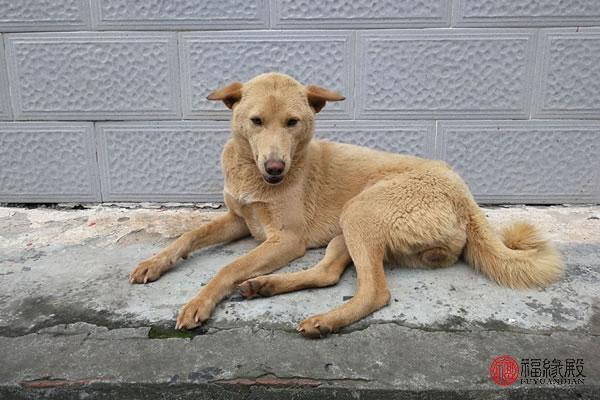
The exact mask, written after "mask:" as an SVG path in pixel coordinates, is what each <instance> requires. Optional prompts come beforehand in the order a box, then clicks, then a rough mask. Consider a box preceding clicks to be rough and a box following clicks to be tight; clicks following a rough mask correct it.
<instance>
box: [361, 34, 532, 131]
mask: <svg viewBox="0 0 600 400" xmlns="http://www.w3.org/2000/svg"><path fill="white" fill-rule="evenodd" d="M533 58H534V40H533V36H532V33H531V32H529V31H521V32H511V33H507V32H506V31H499V30H498V31H490V30H486V31H473V30H436V31H431V32H423V31H380V32H367V33H361V34H360V36H359V53H358V63H359V67H358V68H359V71H358V73H357V76H358V83H357V86H358V88H357V95H356V97H357V115H358V117H360V118H367V119H372V118H380V117H386V118H391V119H396V118H410V119H418V118H423V119H434V118H447V119H448V118H450V119H455V118H485V117H488V118H492V117H493V118H526V117H528V116H529V92H530V82H531V81H532V79H533V77H532V73H533V68H532V66H533Z"/></svg>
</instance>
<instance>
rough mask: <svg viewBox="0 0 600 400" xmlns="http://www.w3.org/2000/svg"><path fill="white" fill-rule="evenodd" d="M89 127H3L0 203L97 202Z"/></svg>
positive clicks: (46, 124) (49, 124)
mask: <svg viewBox="0 0 600 400" xmlns="http://www.w3.org/2000/svg"><path fill="white" fill-rule="evenodd" d="M99 200H100V185H99V180H98V167H97V162H96V151H95V143H94V135H93V127H92V124H91V123H66V122H64V123H61V122H43V123H42V122H38V123H25V122H4V123H0V201H6V202H31V201H33V202H38V201H43V202H51V201H99Z"/></svg>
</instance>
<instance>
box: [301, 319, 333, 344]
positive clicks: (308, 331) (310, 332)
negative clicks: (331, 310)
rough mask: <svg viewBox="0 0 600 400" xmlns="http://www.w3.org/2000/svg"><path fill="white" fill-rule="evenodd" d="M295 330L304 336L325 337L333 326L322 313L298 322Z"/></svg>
mask: <svg viewBox="0 0 600 400" xmlns="http://www.w3.org/2000/svg"><path fill="white" fill-rule="evenodd" d="M296 330H297V331H298V332H300V333H301V334H302V335H304V336H306V337H309V338H313V339H315V338H324V337H326V336H327V335H329V334H330V333H331V332H332V331H333V328H332V326H331V324H329V323H328V322H327V320H326V318H325V317H324V316H323V315H315V316H313V317H310V318H307V319H305V320H304V321H302V322H300V324H299V325H298V328H297V329H296Z"/></svg>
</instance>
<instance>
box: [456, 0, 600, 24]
mask: <svg viewBox="0 0 600 400" xmlns="http://www.w3.org/2000/svg"><path fill="white" fill-rule="evenodd" d="M454 17H455V21H454V23H453V25H456V26H481V27H494V26H524V27H530V26H584V25H599V24H600V1H598V0H569V1H558V0H536V1H523V0H455V2H454Z"/></svg>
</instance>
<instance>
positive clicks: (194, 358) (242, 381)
mask: <svg viewBox="0 0 600 400" xmlns="http://www.w3.org/2000/svg"><path fill="white" fill-rule="evenodd" d="M486 213H487V214H488V216H489V218H490V220H491V221H492V223H493V224H494V225H495V226H501V225H503V224H504V223H506V222H507V221H509V220H514V219H521V218H526V219H529V220H530V221H533V222H535V223H536V224H537V225H538V226H540V228H541V229H542V230H543V231H544V232H546V233H547V234H548V236H549V237H550V238H552V240H553V241H555V242H556V243H557V245H558V246H559V248H560V249H561V252H562V254H563V256H564V259H565V262H566V264H567V271H566V273H565V276H564V277H563V279H562V280H561V281H560V282H559V283H557V284H555V285H552V286H550V287H548V288H545V289H540V290H534V289H532V290H522V291H514V290H510V289H506V288H501V287H498V286H497V285H495V284H493V283H492V282H489V281H488V280H487V279H485V278H484V277H482V276H480V275H479V274H478V273H477V272H476V271H474V270H473V269H471V268H470V267H467V266H466V265H464V264H459V265H456V266H453V267H450V268H446V269H442V270H435V271H425V270H409V269H404V268H389V270H388V271H386V274H387V275H386V276H387V279H388V283H389V286H390V288H391V291H392V296H393V297H392V302H391V304H390V305H389V306H388V307H386V308H384V309H382V310H381V311H378V312H377V313H375V314H373V315H372V316H370V317H368V318H366V319H364V320H362V321H360V322H359V323H357V324H354V325H352V326H350V327H348V328H346V329H344V330H343V331H342V332H340V333H338V334H334V335H331V336H330V337H328V338H326V339H323V340H308V339H305V338H303V337H301V336H299V335H298V334H297V333H296V332H295V326H296V324H297V323H298V322H299V321H300V320H301V319H303V318H305V317H307V316H309V315H312V314H315V313H319V312H323V311H325V310H327V309H330V308H332V307H334V306H336V305H338V304H340V303H342V302H343V301H344V299H347V297H348V296H351V295H352V294H353V293H354V285H355V280H356V277H355V274H354V271H353V269H352V268H349V270H348V271H347V272H346V273H345V274H344V276H343V279H342V281H341V282H340V283H339V284H338V285H336V286H334V287H330V288H326V289H317V290H305V291H301V292H296V293H290V294H287V295H282V296H274V297H271V298H260V299H256V300H251V301H245V300H243V299H242V298H241V297H239V295H235V294H234V295H233V296H231V297H230V298H229V299H228V300H225V301H224V302H223V303H222V304H221V305H220V306H219V307H218V308H217V310H216V312H215V314H214V315H213V318H212V319H211V320H210V321H209V322H208V323H207V324H206V325H205V326H203V327H202V328H200V329H197V330H195V331H193V332H189V333H184V334H181V333H179V332H177V331H175V330H173V329H172V328H173V324H174V318H175V314H176V312H177V309H178V308H179V307H180V306H181V305H182V304H184V303H185V302H186V301H187V300H188V299H189V298H190V297H191V296H193V294H194V293H195V292H196V291H197V290H198V288H199V287H200V285H202V284H203V283H205V282H206V281H207V280H208V279H209V278H210V277H211V276H213V275H214V273H215V271H216V270H218V269H219V268H220V267H221V266H222V265H223V264H224V263H226V262H227V261H228V260H230V259H232V258H234V257H237V256H238V255H239V254H241V253H243V252H245V251H248V250H249V249H251V248H252V247H253V246H254V245H255V244H256V242H254V241H253V240H243V241H239V242H236V243H233V244H230V245H227V246H216V247H213V248H209V249H206V250H204V251H200V252H198V253H195V254H194V255H193V256H192V257H191V258H190V259H188V260H187V261H186V262H184V263H182V264H181V265H180V266H178V268H176V269H175V270H173V271H172V272H170V273H169V274H166V275H165V276H164V277H162V278H161V279H160V280H158V281H157V282H155V283H152V284H150V285H145V286H142V285H134V286H132V285H129V284H128V283H127V281H126V276H127V273H128V272H129V270H130V269H131V268H133V266H134V265H135V264H136V263H137V262H138V261H140V260H142V259H143V258H146V257H148V256H149V255H151V254H152V253H153V252H155V251H158V250H159V249H160V248H161V247H162V246H164V245H165V244H166V243H168V242H169V241H170V240H171V238H173V237H176V236H177V235H179V234H180V233H181V232H184V231H186V230H189V229H190V228H192V227H193V226H196V225H198V224H200V223H202V222H204V221H207V220H209V219H210V218H213V217H214V215H216V213H214V212H213V213H206V212H200V211H198V210H193V209H187V208H178V209H169V208H163V209H142V208H139V209H125V208H118V207H107V206H96V207H93V208H89V209H83V210H57V209H22V208H7V207H4V208H1V207H0V275H1V276H2V278H1V279H0V354H2V364H1V367H0V398H10V399H13V398H14V399H33V398H42V397H43V398H56V399H80V398H97V399H109V398H110V399H112V398H116V397H120V398H128V399H149V398H157V397H159V398H169V399H171V398H172V399H187V398H195V399H198V398H199V399H204V398H206V399H209V398H210V399H213V398H217V399H218V398H224V399H225V398H226V399H242V398H260V399H276V398H286V399H287V398H302V399H312V398H315V399H316V398H323V397H335V398H339V399H355V398H361V399H380V398H383V397H385V398H408V399H448V398H450V399H453V398H456V399H475V398H484V399H497V398H511V399H525V398H526V399H549V398H558V399H572V398H583V399H586V398H588V399H592V398H597V397H598V396H599V394H600V362H599V361H600V346H599V340H598V336H599V335H600V312H599V309H600V301H599V298H600V285H599V283H600V260H599V258H598V254H599V249H600V229H598V228H599V227H600V207H511V208H501V207H499V208H488V209H486ZM322 255H323V251H322V250H317V251H311V252H309V253H308V254H307V255H306V256H305V257H304V258H303V259H301V260H298V261H297V262H295V263H293V264H292V265H290V266H289V267H286V268H285V270H299V269H303V268H307V267H309V266H310V265H312V264H314V263H315V262H316V261H317V260H318V259H319V258H320V257H321V256H322ZM502 354H509V355H511V356H513V357H515V358H517V359H523V358H541V359H544V358H548V359H554V358H556V359H561V360H565V359H567V358H582V359H583V360H584V370H583V371H584V374H585V383H584V384H570V385H567V384H554V385H536V384H530V383H520V382H517V383H516V384H514V385H513V386H511V387H510V388H502V387H499V386H496V385H495V384H494V383H493V382H492V381H491V380H490V378H489V365H490V363H491V361H492V359H493V358H494V357H496V356H498V355H502Z"/></svg>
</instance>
